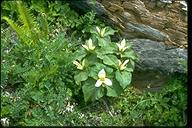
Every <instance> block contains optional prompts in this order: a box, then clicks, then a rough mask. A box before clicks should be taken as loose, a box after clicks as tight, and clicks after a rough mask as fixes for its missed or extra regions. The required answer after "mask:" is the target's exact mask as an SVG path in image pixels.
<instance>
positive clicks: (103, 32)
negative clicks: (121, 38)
mask: <svg viewBox="0 0 192 128" xmlns="http://www.w3.org/2000/svg"><path fill="white" fill-rule="evenodd" d="M105 29H106V28H103V29H102V31H101V33H100V35H101V37H103V36H104V34H105Z"/></svg>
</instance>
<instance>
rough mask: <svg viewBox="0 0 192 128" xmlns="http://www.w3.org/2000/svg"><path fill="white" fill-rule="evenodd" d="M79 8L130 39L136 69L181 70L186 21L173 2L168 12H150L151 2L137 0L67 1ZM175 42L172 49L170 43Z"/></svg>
mask: <svg viewBox="0 0 192 128" xmlns="http://www.w3.org/2000/svg"><path fill="white" fill-rule="evenodd" d="M69 3H70V5H72V6H73V7H75V8H77V9H79V10H81V11H84V12H86V11H90V10H94V11H95V12H96V13H97V15H98V16H100V17H101V18H103V19H105V21H107V23H109V24H112V25H113V26H116V27H117V28H119V29H120V30H121V31H120V32H121V34H122V36H123V37H124V38H126V39H128V40H129V39H131V40H130V41H131V42H132V45H133V49H134V50H135V51H136V52H137V53H138V55H139V56H140V61H139V63H137V64H136V67H137V68H138V69H139V70H156V71H163V72H166V73H174V72H179V73H183V72H185V70H186V69H185V67H184V66H183V65H181V64H180V61H182V60H186V61H187V49H181V48H178V46H179V47H180V46H185V47H187V27H186V24H187V23H186V21H183V20H180V19H182V17H180V16H181V15H180V13H178V12H179V10H178V9H179V8H178V5H177V3H176V4H173V6H171V8H170V10H171V11H169V10H168V9H167V10H168V11H169V13H168V12H166V10H165V9H164V10H163V9H162V10H161V11H159V12H153V10H155V7H153V6H151V5H152V4H153V1H150V0H149V1H145V0H137V1H126V0H102V1H101V0H97V1H95V2H92V1H90V0H84V1H70V2H69ZM172 45H175V46H176V47H175V48H171V49H170V46H172Z"/></svg>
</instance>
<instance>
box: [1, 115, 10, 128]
mask: <svg viewBox="0 0 192 128" xmlns="http://www.w3.org/2000/svg"><path fill="white" fill-rule="evenodd" d="M1 124H2V125H3V126H9V119H8V118H7V117H5V118H2V119H1Z"/></svg>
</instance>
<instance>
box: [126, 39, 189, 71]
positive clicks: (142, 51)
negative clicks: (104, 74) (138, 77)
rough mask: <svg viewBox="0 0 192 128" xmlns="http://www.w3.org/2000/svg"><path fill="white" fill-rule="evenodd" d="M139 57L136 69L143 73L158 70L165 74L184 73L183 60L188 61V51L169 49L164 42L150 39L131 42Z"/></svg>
mask: <svg viewBox="0 0 192 128" xmlns="http://www.w3.org/2000/svg"><path fill="white" fill-rule="evenodd" d="M129 41H130V42H131V44H132V47H133V49H134V50H135V51H136V53H137V54H138V55H139V59H140V61H139V62H138V63H137V65H136V68H137V69H139V70H141V71H146V70H158V71H161V72H164V73H174V72H179V73H184V66H183V65H181V64H180V61H181V60H183V59H184V60H187V50H186V49H181V48H173V49H168V47H167V46H166V45H165V44H164V43H162V42H156V41H152V40H149V39H133V40H129Z"/></svg>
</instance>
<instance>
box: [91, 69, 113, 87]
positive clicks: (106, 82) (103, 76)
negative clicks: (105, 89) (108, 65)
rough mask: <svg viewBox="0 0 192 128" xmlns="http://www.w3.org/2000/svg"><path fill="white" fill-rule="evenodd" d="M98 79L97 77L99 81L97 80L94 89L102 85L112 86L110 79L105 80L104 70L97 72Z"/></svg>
mask: <svg viewBox="0 0 192 128" xmlns="http://www.w3.org/2000/svg"><path fill="white" fill-rule="evenodd" d="M98 77H99V79H98V80H97V82H96V84H95V87H100V86H101V85H102V84H103V83H104V84H106V85H108V86H111V85H112V81H111V80H110V79H108V78H106V73H105V70H104V69H102V70H101V71H99V73H98Z"/></svg>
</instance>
